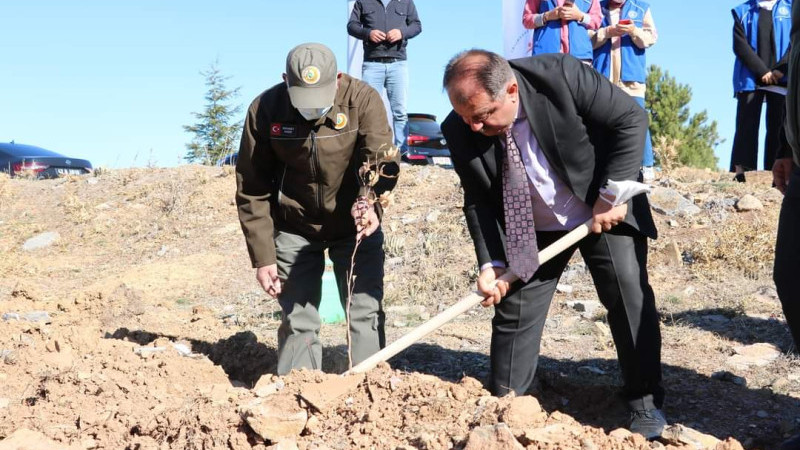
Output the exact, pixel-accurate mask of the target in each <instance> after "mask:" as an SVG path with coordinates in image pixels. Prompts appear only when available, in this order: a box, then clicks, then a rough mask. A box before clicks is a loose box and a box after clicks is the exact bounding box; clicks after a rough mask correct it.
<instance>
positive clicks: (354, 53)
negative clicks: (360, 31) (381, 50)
mask: <svg viewBox="0 0 800 450" xmlns="http://www.w3.org/2000/svg"><path fill="white" fill-rule="evenodd" d="M355 4H356V0H347V19H346V20H347V21H349V20H350V14H352V12H353V5H355ZM345 23H346V22H345ZM363 61H364V47H363V46H362V45H361V40H360V39H356V38H354V37H353V36H350V35H349V34H348V35H347V74H348V75H350V76H351V77H354V78H358V79H361V63H362V62H363Z"/></svg>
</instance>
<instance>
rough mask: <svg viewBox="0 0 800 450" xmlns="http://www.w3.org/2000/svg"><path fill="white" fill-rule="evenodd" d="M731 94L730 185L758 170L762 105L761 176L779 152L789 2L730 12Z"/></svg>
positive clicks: (768, 1)
mask: <svg viewBox="0 0 800 450" xmlns="http://www.w3.org/2000/svg"><path fill="white" fill-rule="evenodd" d="M732 13H733V52H734V54H735V55H736V63H735V65H734V68H733V91H734V93H735V95H736V99H737V101H738V106H737V108H736V134H735V135H734V138H733V149H732V151H731V167H730V170H731V172H735V173H736V175H735V177H734V179H735V180H736V181H739V182H744V181H745V176H744V172H745V170H747V169H756V168H757V164H758V130H759V125H760V121H761V104H762V103H764V100H765V99H766V103H767V136H766V140H765V143H764V170H770V169H772V164H773V163H774V161H775V154H776V152H777V151H778V148H779V147H780V128H781V123H782V121H783V116H784V114H783V109H784V105H785V97H784V96H785V93H786V92H785V87H786V69H787V60H788V55H789V52H788V50H789V36H790V31H791V27H792V19H791V16H792V0H761V1H759V0H748V1H747V2H745V3H742V4H741V5H739V6H737V7H736V8H733V10H732Z"/></svg>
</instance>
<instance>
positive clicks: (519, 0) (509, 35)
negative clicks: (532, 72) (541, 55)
mask: <svg viewBox="0 0 800 450" xmlns="http://www.w3.org/2000/svg"><path fill="white" fill-rule="evenodd" d="M523 8H525V0H503V56H504V57H505V58H506V59H514V58H522V57H525V56H531V52H532V50H533V47H532V44H531V39H532V38H533V30H528V29H526V28H525V27H523V26H522V10H523Z"/></svg>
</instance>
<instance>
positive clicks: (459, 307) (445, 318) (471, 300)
mask: <svg viewBox="0 0 800 450" xmlns="http://www.w3.org/2000/svg"><path fill="white" fill-rule="evenodd" d="M643 192H650V186H648V185H646V184H642V183H637V182H635V181H621V182H615V181H611V180H608V187H606V188H604V192H603V193H604V194H605V195H606V196H608V197H611V198H613V199H614V201H613V205H614V206H617V205H621V204H623V203H625V202H627V201H628V200H630V199H631V198H633V196H635V195H638V194H641V193H643ZM593 220H594V219H589V220H587V221H586V222H584V223H583V224H581V225H579V226H578V227H577V228H575V229H574V230H572V231H570V232H569V233H567V234H566V235H564V236H562V237H561V239H559V240H557V241H555V242H553V243H552V244H550V245H549V246H548V247H547V248H544V249H542V251H540V252H539V264H540V265H541V264H544V263H546V262H547V261H549V260H550V259H552V258H553V257H554V256H556V255H558V254H559V253H561V252H563V251H564V250H566V249H568V248H569V247H571V246H573V245H574V244H576V243H577V242H578V241H580V240H581V239H583V238H585V237H586V236H588V235H589V232H590V231H591V228H590V226H591V225H592V221H593ZM518 279H519V278H518V277H517V276H516V275H514V274H513V273H512V272H511V271H508V272H506V273H504V274H503V275H501V276H500V277H499V278H498V281H499V280H503V281H507V282H508V283H509V284H511V283H513V282H514V281H517V280H518ZM484 298H485V297H484V296H483V295H481V294H478V293H477V292H472V293H470V294H469V295H467V296H466V297H464V298H462V299H461V300H459V301H458V302H457V303H455V304H454V305H453V306H451V307H449V308H447V309H446V310H444V311H442V312H441V313H439V314H438V315H436V316H434V317H432V318H431V319H430V320H429V321H427V322H425V323H423V324H422V325H420V326H418V327H417V328H414V329H413V330H411V332H409V333H408V334H406V335H404V336H402V337H401V338H400V339H398V340H396V341H394V342H392V343H391V344H389V345H388V346H386V347H384V348H383V349H382V350H380V351H378V352H377V353H375V354H373V355H372V356H370V357H369V358H367V359H365V360H364V361H361V362H360V363H358V364H357V365H355V366H353V368H352V369H350V370H348V371H347V372H345V373H344V374H343V375H351V374H356V373H362V372H366V371H368V370H370V369H372V368H373V367H375V366H377V365H378V364H379V363H381V362H383V361H386V360H388V359H389V358H391V357H392V356H394V355H396V354H398V353H400V352H401V351H403V350H405V349H406V348H408V347H409V346H411V345H412V344H413V343H415V342H417V341H419V340H420V339H422V338H424V337H425V336H427V335H429V334H430V333H432V332H434V331H436V330H437V329H439V328H440V327H441V326H442V325H444V324H446V323H447V322H449V321H451V320H453V319H454V318H456V317H458V316H459V315H461V314H463V313H464V312H466V311H468V310H469V309H470V308H472V307H473V306H475V305H477V304H478V303H480V302H482V301H483V300H484Z"/></svg>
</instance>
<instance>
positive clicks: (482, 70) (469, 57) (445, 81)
mask: <svg viewBox="0 0 800 450" xmlns="http://www.w3.org/2000/svg"><path fill="white" fill-rule="evenodd" d="M468 78H472V79H474V80H476V81H477V82H478V84H479V85H480V86H481V87H482V88H483V89H485V90H486V93H487V94H489V97H491V98H492V99H493V100H497V99H499V98H500V97H501V96H502V95H503V94H504V93H505V86H506V84H507V83H508V82H509V81H511V80H512V79H513V78H514V72H512V71H511V66H510V65H509V64H508V61H506V59H505V58H503V57H502V56H500V55H498V54H497V53H494V52H490V51H488V50H482V49H477V48H474V49H472V50H465V51H463V52H461V53H459V54H457V55H456V56H454V57H453V58H452V59H450V61H449V62H448V63H447V66H446V67H445V69H444V77H443V78H442V87H444V89H445V90H446V91H447V92H448V93H451V92H450V88H451V87H452V86H453V84H454V83H455V82H456V81H460V80H463V79H468ZM455 100H456V101H458V102H464V101H466V100H467V99H466V98H464V97H463V95H462V94H461V93H456V97H455Z"/></svg>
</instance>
